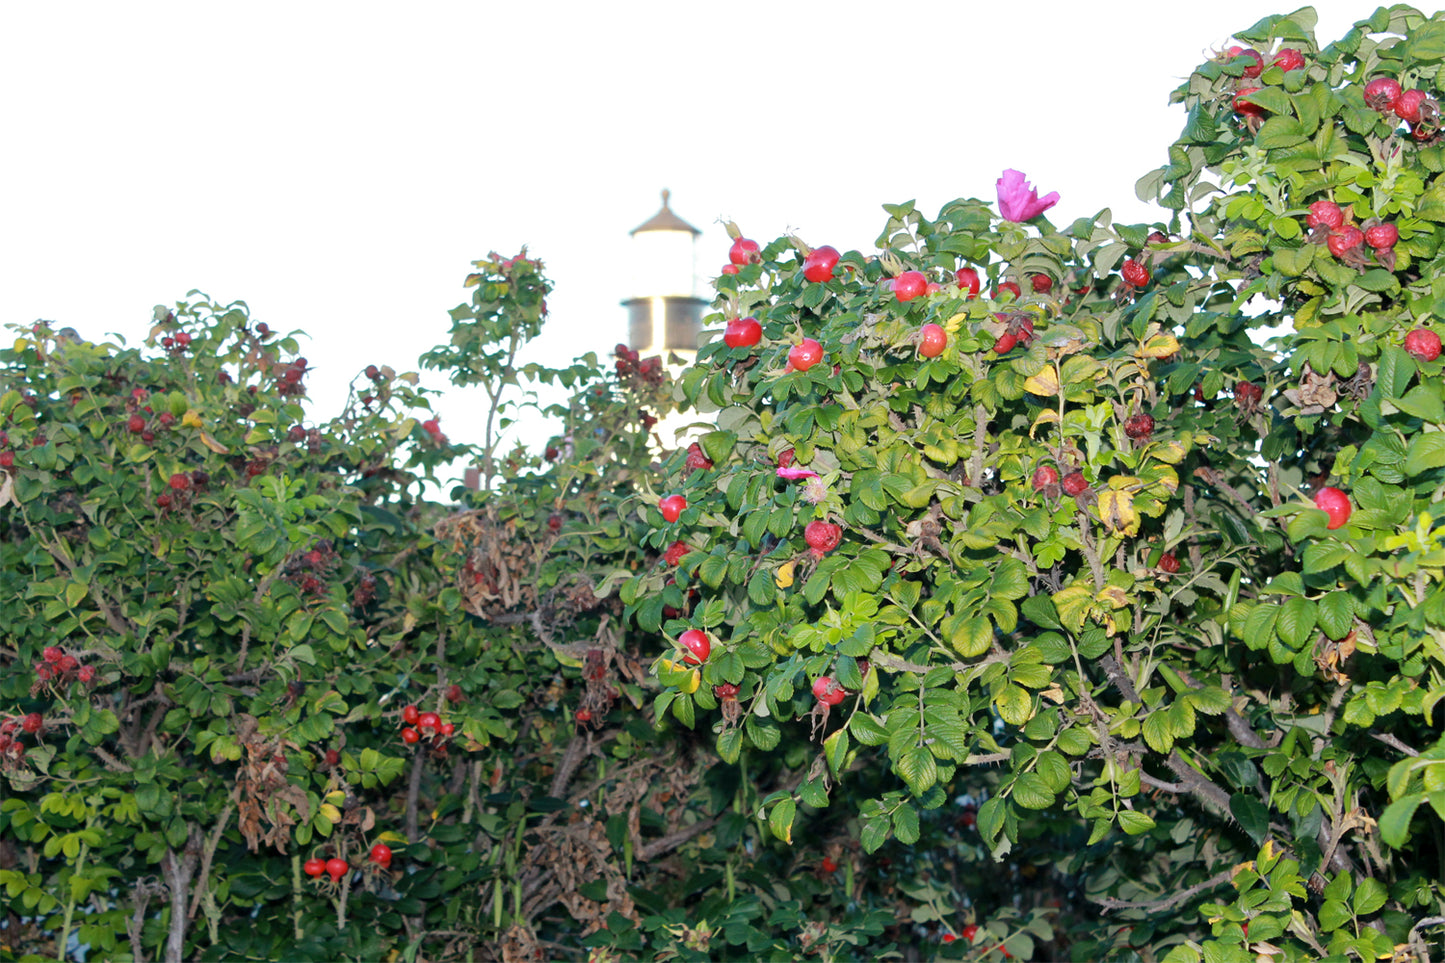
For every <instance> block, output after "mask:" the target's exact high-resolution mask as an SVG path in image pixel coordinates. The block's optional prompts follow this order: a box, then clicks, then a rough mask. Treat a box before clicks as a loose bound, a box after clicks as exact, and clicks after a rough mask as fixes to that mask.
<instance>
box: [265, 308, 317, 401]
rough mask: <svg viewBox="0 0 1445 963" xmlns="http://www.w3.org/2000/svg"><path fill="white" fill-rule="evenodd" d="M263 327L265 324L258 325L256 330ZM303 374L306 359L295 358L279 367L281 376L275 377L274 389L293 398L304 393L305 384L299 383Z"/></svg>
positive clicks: (284, 396)
mask: <svg viewBox="0 0 1445 963" xmlns="http://www.w3.org/2000/svg"><path fill="white" fill-rule="evenodd" d="M265 327H266V326H265V325H260V326H259V327H258V328H257V330H258V331H259V330H260V329H261V328H265ZM305 376H306V359H305V358H297V359H296V360H295V361H293V362H291V363H290V364H289V365H287V366H286V367H285V368H283V369H281V376H280V378H278V379H277V384H276V390H277V391H278V392H280V394H281V397H283V398H294V397H296V396H298V395H304V394H306V386H305V385H303V384H302V383H301V379H302V378H304V377H305Z"/></svg>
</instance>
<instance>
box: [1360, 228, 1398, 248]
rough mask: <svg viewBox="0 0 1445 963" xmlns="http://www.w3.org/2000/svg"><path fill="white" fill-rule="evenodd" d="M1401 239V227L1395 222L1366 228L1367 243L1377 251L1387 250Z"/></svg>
mask: <svg viewBox="0 0 1445 963" xmlns="http://www.w3.org/2000/svg"><path fill="white" fill-rule="evenodd" d="M1399 240H1400V229H1399V228H1397V227H1396V226H1395V225H1393V224H1376V225H1375V226H1374V227H1371V228H1367V229H1366V230H1365V243H1366V244H1368V245H1370V247H1372V248H1374V249H1375V250H1377V251H1385V250H1389V249H1390V248H1392V247H1394V246H1395V243H1396V242H1397V241H1399Z"/></svg>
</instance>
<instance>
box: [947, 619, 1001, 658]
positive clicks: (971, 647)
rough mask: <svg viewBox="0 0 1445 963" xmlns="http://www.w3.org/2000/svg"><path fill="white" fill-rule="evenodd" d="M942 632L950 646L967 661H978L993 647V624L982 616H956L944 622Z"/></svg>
mask: <svg viewBox="0 0 1445 963" xmlns="http://www.w3.org/2000/svg"><path fill="white" fill-rule="evenodd" d="M942 630H943V632H944V634H945V637H946V638H947V639H948V644H949V645H951V646H953V648H954V651H956V652H957V653H958V654H959V655H961V656H962V657H963V658H965V659H976V658H978V657H979V656H981V655H983V654H984V653H985V652H987V651H988V650H989V648H990V647H991V646H992V645H993V623H992V622H990V621H989V620H988V619H987V618H984V617H983V616H981V615H976V616H973V617H972V618H968V617H966V616H962V615H955V616H953V617H952V618H950V619H948V620H947V621H946V622H944V624H943V626H942Z"/></svg>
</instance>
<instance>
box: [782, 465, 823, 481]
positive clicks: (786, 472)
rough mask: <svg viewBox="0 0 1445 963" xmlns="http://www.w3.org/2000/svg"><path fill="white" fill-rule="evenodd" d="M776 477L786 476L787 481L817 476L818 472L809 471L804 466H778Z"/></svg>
mask: <svg viewBox="0 0 1445 963" xmlns="http://www.w3.org/2000/svg"><path fill="white" fill-rule="evenodd" d="M778 477H779V478H786V479H788V480H789V481H797V480H798V479H799V478H817V477H818V473H817V472H815V471H809V470H808V469H806V468H779V469H778Z"/></svg>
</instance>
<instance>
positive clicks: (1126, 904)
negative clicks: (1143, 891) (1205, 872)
mask: <svg viewBox="0 0 1445 963" xmlns="http://www.w3.org/2000/svg"><path fill="white" fill-rule="evenodd" d="M1233 878H1234V869H1233V868H1230V869H1225V870H1221V871H1219V872H1218V873H1215V874H1214V875H1213V876H1211V877H1209V878H1208V879H1206V880H1205V881H1204V882H1202V883H1195V884H1194V885H1193V886H1191V887H1189V888H1188V889H1183V890H1180V891H1179V892H1177V893H1175V894H1174V895H1173V896H1168V897H1165V898H1163V899H1157V900H1123V899H1113V898H1111V897H1104V898H1103V899H1093V898H1092V897H1090V902H1093V903H1097V904H1098V905H1100V906H1102V907H1103V908H1104V909H1106V910H1123V909H1142V910H1151V911H1157V910H1167V909H1172V908H1174V907H1175V906H1178V905H1179V904H1180V903H1183V902H1185V901H1187V900H1189V899H1192V898H1193V897H1195V896H1198V895H1199V894H1200V893H1202V892H1204V891H1205V890H1210V889H1213V888H1214V887H1216V886H1218V885H1220V884H1221V883H1227V882H1229V881H1230V880H1231V879H1233Z"/></svg>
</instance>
